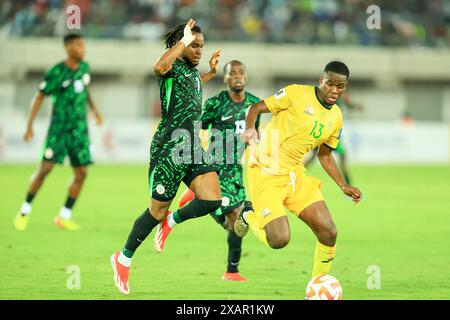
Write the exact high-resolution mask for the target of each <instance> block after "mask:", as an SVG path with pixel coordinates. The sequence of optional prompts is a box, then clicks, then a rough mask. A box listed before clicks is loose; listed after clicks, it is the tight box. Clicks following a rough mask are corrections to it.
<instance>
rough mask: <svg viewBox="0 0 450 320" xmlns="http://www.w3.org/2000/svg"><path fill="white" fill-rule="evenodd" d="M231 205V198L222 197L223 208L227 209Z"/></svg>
mask: <svg viewBox="0 0 450 320" xmlns="http://www.w3.org/2000/svg"><path fill="white" fill-rule="evenodd" d="M229 205H230V198H228V197H222V207H227V206H229Z"/></svg>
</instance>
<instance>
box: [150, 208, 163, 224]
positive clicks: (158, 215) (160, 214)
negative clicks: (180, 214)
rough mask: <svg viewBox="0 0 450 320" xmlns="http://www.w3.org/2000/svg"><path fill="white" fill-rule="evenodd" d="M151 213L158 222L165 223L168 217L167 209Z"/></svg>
mask: <svg viewBox="0 0 450 320" xmlns="http://www.w3.org/2000/svg"><path fill="white" fill-rule="evenodd" d="M149 212H150V214H151V215H152V216H153V217H154V218H155V219H156V220H158V221H163V220H164V218H165V217H166V216H167V209H166V208H160V209H154V210H149Z"/></svg>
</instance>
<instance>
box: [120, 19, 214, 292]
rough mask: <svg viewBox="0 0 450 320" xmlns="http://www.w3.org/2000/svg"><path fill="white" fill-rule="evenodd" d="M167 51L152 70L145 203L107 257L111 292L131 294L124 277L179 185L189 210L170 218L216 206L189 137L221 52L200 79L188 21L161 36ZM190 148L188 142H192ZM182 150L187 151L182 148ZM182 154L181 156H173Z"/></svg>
mask: <svg viewBox="0 0 450 320" xmlns="http://www.w3.org/2000/svg"><path fill="white" fill-rule="evenodd" d="M164 40H165V41H164V42H165V45H166V48H167V50H166V51H165V52H164V53H163V55H162V56H161V57H160V58H159V59H158V60H157V61H156V63H155V64H154V66H153V70H154V72H155V75H156V76H157V77H158V85H159V88H160V99H161V109H162V115H161V122H160V123H159V126H158V129H157V131H156V133H155V135H154V136H153V140H152V144H151V147H150V165H149V167H150V168H149V173H148V178H149V179H148V181H149V193H150V197H151V200H150V203H149V206H148V208H147V209H145V210H144V212H143V213H142V214H141V215H140V216H139V217H138V218H137V219H136V221H135V222H134V225H133V228H132V230H131V232H130V234H129V236H128V240H127V242H126V243H125V246H124V247H123V249H122V250H121V251H120V252H116V253H114V254H113V255H112V256H111V264H112V267H113V270H114V281H115V284H116V287H117V288H118V289H119V291H120V292H122V293H123V294H129V293H130V287H129V285H128V275H129V270H130V265H131V258H132V257H133V255H134V253H135V251H136V249H137V248H138V247H139V245H140V244H141V243H142V242H143V241H144V240H145V238H146V237H147V236H148V235H149V234H150V232H151V231H152V229H153V228H154V227H156V226H157V225H158V224H159V223H160V222H161V221H162V220H163V219H164V218H165V217H166V215H167V214H168V209H169V207H170V204H171V203H172V200H173V198H174V197H175V195H176V193H177V191H178V187H179V185H180V183H181V182H184V183H185V184H186V185H187V186H188V187H189V188H190V189H192V190H193V191H194V192H195V194H196V196H197V197H196V199H195V200H194V201H191V202H190V203H189V205H187V206H185V207H183V208H181V209H180V210H177V211H176V212H174V213H173V218H174V219H175V220H176V221H177V222H181V221H185V220H188V219H192V218H196V217H200V216H202V215H206V214H208V213H209V212H212V211H215V210H216V209H218V208H219V207H220V204H221V200H220V199H221V194H220V186H219V179H218V176H217V169H216V168H215V167H213V166H211V165H210V164H208V163H207V162H206V161H205V157H204V152H203V150H202V147H201V143H200V142H199V143H196V142H195V141H196V140H199V139H196V137H195V134H194V132H195V131H196V130H195V126H196V124H197V122H198V123H199V120H200V116H201V112H202V83H204V82H207V81H208V80H210V79H211V78H212V77H213V76H214V75H215V74H216V73H217V65H218V62H219V56H220V50H216V51H215V52H214V53H213V55H212V57H211V59H210V61H209V65H210V71H209V72H207V73H205V74H203V75H201V76H200V74H199V72H198V70H197V69H196V66H197V65H198V64H199V63H200V59H201V56H202V48H203V45H204V42H205V41H204V38H203V34H202V31H201V29H200V28H199V27H198V26H195V21H194V20H192V19H190V20H189V21H188V23H187V24H186V25H179V26H177V27H175V28H174V29H173V30H171V31H169V32H168V33H166V34H165V36H164ZM192 141H193V142H194V143H191V142H192ZM186 147H187V148H186ZM180 148H181V150H182V151H183V157H180V156H179V153H178V151H179V150H180Z"/></svg>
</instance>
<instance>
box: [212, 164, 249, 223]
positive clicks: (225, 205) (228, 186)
mask: <svg viewBox="0 0 450 320" xmlns="http://www.w3.org/2000/svg"><path fill="white" fill-rule="evenodd" d="M217 167H218V169H219V170H220V171H219V183H220V189H221V191H222V206H221V208H220V212H217V213H222V214H228V213H230V212H231V211H233V210H234V209H236V208H237V207H239V206H240V205H241V204H242V202H244V201H245V187H244V178H243V169H242V165H240V164H232V165H218V166H217Z"/></svg>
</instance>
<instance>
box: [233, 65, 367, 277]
mask: <svg viewBox="0 0 450 320" xmlns="http://www.w3.org/2000/svg"><path fill="white" fill-rule="evenodd" d="M349 75H350V72H349V70H348V68H347V66H346V65H345V64H344V63H342V62H339V61H332V62H330V63H328V64H327V65H326V66H325V68H324V71H323V73H322V75H321V77H320V79H319V86H318V87H315V86H306V85H290V86H287V87H285V88H283V89H281V90H279V91H278V92H277V93H276V94H275V95H274V96H271V97H269V98H267V99H265V100H263V101H260V102H258V103H256V104H254V105H253V106H251V107H250V110H249V112H248V116H247V120H246V131H245V133H244V135H243V137H244V139H245V141H249V142H250V143H253V144H255V143H256V142H257V141H258V133H257V131H256V129H255V122H256V118H257V116H258V115H259V114H261V113H268V112H271V113H272V115H273V117H272V119H271V120H270V122H269V124H268V125H267V128H266V130H265V131H264V136H263V139H262V140H261V142H259V144H258V145H257V146H256V147H255V150H256V155H255V161H254V162H249V165H248V183H249V191H250V197H251V200H252V202H253V205H254V208H255V210H254V211H244V212H243V213H242V214H240V215H239V216H238V218H237V219H236V224H235V232H236V234H237V235H239V236H244V235H245V234H246V232H247V230H248V226H249V225H250V226H251V228H252V229H253V231H254V232H255V234H256V235H257V237H258V238H259V239H260V240H261V241H262V242H263V243H265V244H268V245H269V246H270V247H271V248H274V249H280V248H283V247H285V246H286V245H287V244H288V243H289V240H290V227H289V222H288V219H287V216H286V213H285V208H286V209H288V210H289V211H290V212H292V213H293V214H295V215H296V216H298V217H299V218H300V219H301V220H303V221H304V222H305V223H306V224H307V225H308V226H309V227H310V228H311V229H312V231H313V232H314V233H315V235H316V237H317V240H318V241H317V243H316V250H315V254H314V266H313V272H312V277H315V276H317V275H319V274H328V273H329V271H330V268H331V264H332V261H333V259H334V256H335V251H336V237H337V231H336V226H335V224H334V222H333V220H332V218H331V215H330V212H329V211H328V208H327V206H326V204H325V201H324V198H323V195H322V192H321V182H320V180H319V179H317V178H315V177H312V176H309V174H308V173H307V171H306V170H305V168H304V166H303V161H302V160H303V159H302V158H303V156H304V155H305V154H306V153H308V152H309V151H311V150H312V149H313V148H315V147H316V146H319V152H318V158H319V160H320V163H321V165H322V167H323V168H324V169H325V171H326V172H327V173H328V175H329V176H330V177H331V178H332V179H333V180H334V181H335V182H336V184H337V185H338V186H339V187H340V188H341V190H342V192H343V193H344V194H346V195H347V196H350V197H351V198H352V200H353V201H354V202H355V203H358V202H359V201H360V200H361V192H360V191H359V190H358V188H355V187H352V186H350V185H348V184H347V183H345V180H344V179H343V177H342V176H341V174H340V173H339V170H338V168H337V165H336V162H335V160H334V158H333V156H332V153H331V152H332V150H333V149H335V148H336V146H337V145H338V143H339V135H340V132H341V130H342V113H341V111H340V109H339V107H338V106H337V105H336V101H337V100H338V99H339V97H340V96H341V95H342V93H343V92H344V91H345V89H346V86H347V83H348V77H349ZM268 141H269V142H268ZM269 146H270V147H269ZM273 146H274V147H275V149H274V148H273Z"/></svg>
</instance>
